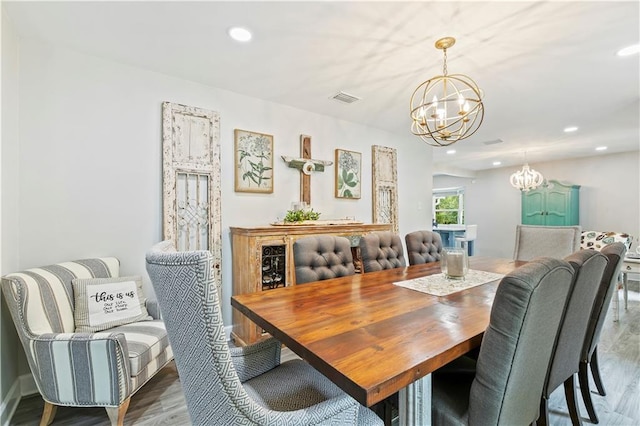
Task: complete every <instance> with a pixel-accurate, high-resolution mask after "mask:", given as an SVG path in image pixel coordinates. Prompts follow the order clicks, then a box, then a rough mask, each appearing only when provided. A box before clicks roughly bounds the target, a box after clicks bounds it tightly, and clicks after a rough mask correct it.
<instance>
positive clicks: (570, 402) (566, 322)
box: [538, 250, 609, 426]
mask: <svg viewBox="0 0 640 426" xmlns="http://www.w3.org/2000/svg"><path fill="white" fill-rule="evenodd" d="M564 260H566V261H567V262H569V264H570V265H571V266H572V267H573V269H574V270H575V278H574V285H573V288H572V290H571V294H570V296H569V301H568V303H567V307H566V310H565V314H564V318H563V320H562V323H561V325H560V332H559V333H558V339H557V341H556V344H555V347H554V350H553V355H552V356H551V364H550V365H549V371H548V372H547V379H546V381H545V385H544V389H543V392H542V398H541V399H540V417H539V418H538V425H545V426H546V425H548V424H549V397H550V396H551V393H552V392H553V391H554V390H555V389H556V388H557V387H558V386H560V385H561V384H564V392H565V398H566V401H567V407H568V408H569V414H570V416H571V420H572V422H573V424H579V423H580V412H579V409H578V405H577V404H576V386H575V378H576V375H577V373H578V369H579V366H580V353H581V350H582V347H583V345H584V342H585V339H586V335H587V326H588V324H589V317H590V316H591V310H592V307H593V304H594V301H595V298H596V293H597V292H598V288H599V287H600V282H601V281H602V277H603V274H604V271H605V268H606V267H607V263H609V261H608V259H607V257H606V256H604V255H602V254H600V253H598V252H596V251H593V250H580V251H577V252H575V253H573V254H571V255H569V256H567V257H565V259H564Z"/></svg>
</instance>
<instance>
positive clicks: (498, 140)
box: [482, 139, 504, 145]
mask: <svg viewBox="0 0 640 426" xmlns="http://www.w3.org/2000/svg"><path fill="white" fill-rule="evenodd" d="M502 142H504V141H503V140H502V139H494V140H492V141H484V142H482V143H483V144H485V145H495V144H497V143H502Z"/></svg>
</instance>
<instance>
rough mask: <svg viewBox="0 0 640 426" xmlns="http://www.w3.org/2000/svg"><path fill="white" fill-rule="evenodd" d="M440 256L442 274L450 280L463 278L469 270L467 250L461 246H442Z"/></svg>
mask: <svg viewBox="0 0 640 426" xmlns="http://www.w3.org/2000/svg"><path fill="white" fill-rule="evenodd" d="M440 256H441V257H440V267H441V268H442V273H443V274H444V276H445V277H447V278H448V279H452V280H463V279H464V277H465V275H467V272H468V271H469V257H468V256H467V251H466V250H465V249H461V248H444V249H442V253H441V254H440Z"/></svg>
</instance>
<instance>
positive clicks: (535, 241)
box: [513, 225, 582, 260]
mask: <svg viewBox="0 0 640 426" xmlns="http://www.w3.org/2000/svg"><path fill="white" fill-rule="evenodd" d="M581 230H582V228H580V226H537V225H517V226H516V243H515V249H514V254H513V259H514V260H531V259H533V258H534V257H538V256H548V257H555V258H556V259H563V258H565V257H566V256H569V255H570V254H571V253H574V252H576V251H578V250H579V249H580V233H581Z"/></svg>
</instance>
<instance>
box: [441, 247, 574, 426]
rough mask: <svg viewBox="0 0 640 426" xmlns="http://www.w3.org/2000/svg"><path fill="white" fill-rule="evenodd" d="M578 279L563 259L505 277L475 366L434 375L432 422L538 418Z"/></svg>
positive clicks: (534, 262) (477, 422)
mask: <svg viewBox="0 0 640 426" xmlns="http://www.w3.org/2000/svg"><path fill="white" fill-rule="evenodd" d="M573 277H574V271H573V269H572V267H571V266H570V265H569V264H568V263H567V262H565V261H564V260H561V259H552V258H536V259H534V260H532V261H531V262H529V263H527V264H525V265H523V266H521V267H519V268H517V269H516V270H514V271H512V272H511V273H509V274H507V275H505V276H504V278H502V280H501V281H500V284H499V285H498V289H497V291H496V295H495V299H494V302H493V306H492V308H491V315H490V318H489V326H488V327H487V329H486V330H485V332H484V337H483V339H482V344H481V345H480V353H479V355H478V359H477V362H476V363H475V365H474V368H473V369H464V370H458V369H450V370H449V371H447V372H445V373H440V370H438V371H436V372H434V374H433V382H432V384H433V400H432V405H431V406H432V410H433V411H432V424H434V425H447V426H449V425H468V424H470V425H528V424H532V423H533V422H535V421H536V419H537V417H538V409H539V403H540V395H541V393H542V388H543V386H544V381H545V374H544V373H542V374H541V373H540V372H546V371H547V368H548V366H549V361H550V359H551V354H552V349H553V344H554V342H555V340H556V337H557V335H558V330H559V327H560V321H561V320H562V316H563V312H564V308H565V304H566V301H567V298H568V296H569V291H570V289H571V286H572V285H573ZM463 358H466V357H463ZM466 360H467V361H470V359H466ZM470 362H473V361H470ZM470 371H471V374H470Z"/></svg>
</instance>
